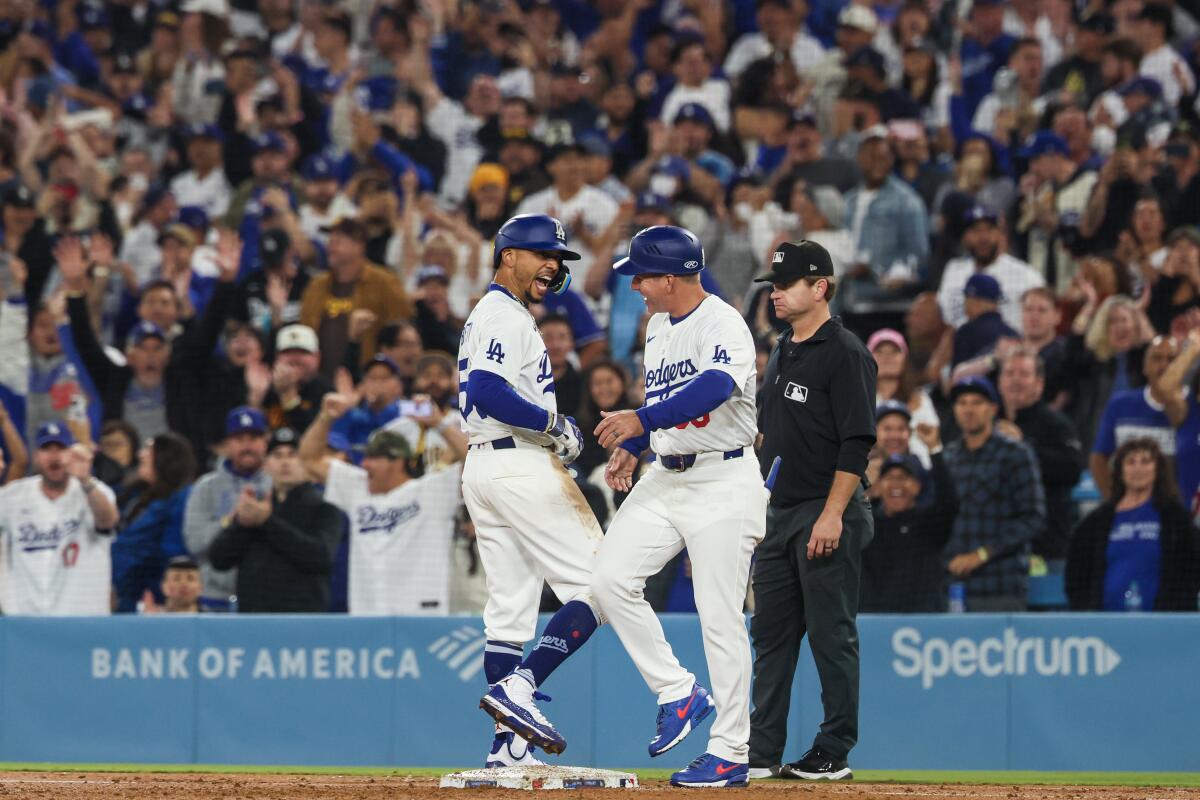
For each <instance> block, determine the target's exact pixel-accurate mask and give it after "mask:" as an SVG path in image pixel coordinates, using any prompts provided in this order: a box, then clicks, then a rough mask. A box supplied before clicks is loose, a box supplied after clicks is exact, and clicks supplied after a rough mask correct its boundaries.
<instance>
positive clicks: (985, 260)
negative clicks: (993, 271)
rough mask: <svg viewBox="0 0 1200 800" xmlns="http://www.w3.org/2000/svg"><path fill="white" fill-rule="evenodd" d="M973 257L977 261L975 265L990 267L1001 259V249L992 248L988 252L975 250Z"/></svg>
mask: <svg viewBox="0 0 1200 800" xmlns="http://www.w3.org/2000/svg"><path fill="white" fill-rule="evenodd" d="M971 257H972V258H973V259H975V263H976V264H978V265H979V266H981V267H986V266H990V265H991V264H992V263H993V262H994V261H995V260H996V259H997V258H999V257H1000V248H999V247H990V248H988V249H987V250H974V251H972V253H971Z"/></svg>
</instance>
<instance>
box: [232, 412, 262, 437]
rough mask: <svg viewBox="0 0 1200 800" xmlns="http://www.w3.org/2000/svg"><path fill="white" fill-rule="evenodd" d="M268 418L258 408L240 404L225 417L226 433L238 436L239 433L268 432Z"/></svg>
mask: <svg viewBox="0 0 1200 800" xmlns="http://www.w3.org/2000/svg"><path fill="white" fill-rule="evenodd" d="M266 432H267V418H266V417H264V416H263V413H262V412H261V411H259V410H258V409H257V408H252V407H251V406H238V407H237V408H235V409H233V410H232V411H230V412H229V415H228V416H226V417H225V435H226V436H237V435H238V434H239V433H266Z"/></svg>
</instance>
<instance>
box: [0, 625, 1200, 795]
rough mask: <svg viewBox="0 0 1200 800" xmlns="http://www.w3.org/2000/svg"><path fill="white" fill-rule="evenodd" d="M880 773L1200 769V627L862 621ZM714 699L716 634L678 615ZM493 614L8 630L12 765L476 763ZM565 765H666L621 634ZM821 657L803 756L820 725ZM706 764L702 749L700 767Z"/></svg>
mask: <svg viewBox="0 0 1200 800" xmlns="http://www.w3.org/2000/svg"><path fill="white" fill-rule="evenodd" d="M859 623H860V633H861V636H862V656H863V673H862V726H861V728H862V740H861V742H860V744H859V746H858V748H857V749H856V750H855V752H854V754H853V759H852V760H853V763H854V765H855V766H858V767H863V768H879V769H1034V770H1066V769H1080V770H1083V769H1092V770H1172V771H1192V770H1200V747H1198V746H1197V745H1196V743H1195V735H1194V734H1195V730H1196V714H1197V710H1198V709H1200V680H1197V672H1198V669H1200V615H1114V616H1106V615H1098V614H1097V615H1091V614H1081V615H1028V616H1026V615H1014V616H1006V615H967V616H929V617H863V618H861V619H860V621H859ZM664 624H665V626H666V629H667V635H668V638H669V639H670V640H671V641H672V643H673V644H674V646H675V648H676V653H677V654H678V655H679V658H680V660H681V661H682V662H683V663H684V664H686V665H688V666H689V667H690V668H692V669H693V670H694V671H696V672H697V675H699V676H700V677H701V680H702V681H706V680H707V677H706V670H705V669H704V659H703V653H702V650H701V645H700V636H699V628H698V625H697V622H696V619H695V618H694V617H693V616H690V615H677V616H675V615H668V616H667V617H665V618H664ZM482 654H483V631H482V627H481V625H480V622H479V620H478V619H476V618H473V617H451V618H424V619H362V618H346V617H254V616H209V617H206V616H197V617H187V618H167V617H156V618H133V617H125V618H121V617H115V618H112V619H100V620H96V619H91V620H71V619H64V620H53V619H21V618H7V619H0V761H79V762H103V761H122V762H162V763H188V762H197V763H220V764H334V765H356V764H361V765H401V766H421V765H430V766H463V765H472V764H475V763H481V762H482V758H483V756H484V754H485V753H486V750H487V747H488V744H489V743H490V740H491V723H490V720H488V719H487V717H485V716H484V714H483V712H481V711H479V710H478V709H477V707H476V706H477V700H478V697H479V696H480V694H481V693H482V692H483V690H484V679H483V673H482V663H483V661H482ZM544 688H545V689H546V691H548V692H549V693H550V694H552V695H553V696H554V701H553V702H552V703H550V704H548V705H546V706H544V710H545V711H546V713H547V716H549V717H550V719H551V720H553V721H554V722H555V723H556V724H557V725H558V726H559V728H560V729H561V730H562V732H563V734H564V735H565V736H566V737H567V740H568V742H569V747H568V749H567V752H566V754H565V755H564V756H563V760H564V763H574V764H589V765H591V764H594V765H599V766H612V767H640V766H652V765H653V766H678V765H679V764H683V763H686V761H688V760H690V759H691V758H692V757H693V756H694V755H696V754H698V753H699V752H700V751H701V749H702V748H703V747H704V741H705V732H703V731H702V732H701V733H700V734H699V735H697V736H696V737H695V739H694V741H690V742H688V743H687V745H686V746H684V747H683V748H681V752H679V753H678V754H676V755H673V756H668V757H667V758H666V761H667V762H669V763H660V762H658V761H654V762H652V761H651V760H650V759H649V758H648V757H647V755H646V750H645V744H646V743H647V742H648V741H649V740H650V738H651V736H652V735H653V732H654V731H653V728H654V716H655V706H654V698H653V697H652V696H651V695H650V692H649V691H648V690H647V689H646V688H645V685H644V684H643V683H642V681H641V679H640V678H639V676H638V674H637V672H636V671H635V670H634V668H633V665H632V664H631V663H630V661H629V659H628V657H627V656H626V655H625V653H624V651H623V650H622V649H621V646H620V643H619V642H618V641H617V639H616V637H615V636H614V635H613V634H612V632H611V631H610V630H608V629H603V630H601V632H600V633H599V634H597V636H596V638H595V639H594V640H593V641H592V642H591V643H590V644H589V645H588V646H587V648H585V649H584V650H583V651H582V652H581V653H580V654H579V655H577V656H576V657H575V658H573V659H571V661H569V662H568V663H567V665H566V666H565V667H564V668H563V669H561V670H560V671H559V672H558V673H557V674H555V675H554V677H553V678H551V680H550V681H549V682H548V685H547V686H546V687H544ZM820 717H821V713H820V701H819V689H818V684H817V680H816V673H815V671H814V670H813V667H812V660H811V656H810V655H809V654H808V652H807V650H805V652H804V653H803V654H802V655H801V670H800V674H799V677H798V678H797V681H796V687H795V691H794V693H793V705H792V717H791V736H790V740H789V744H788V753H787V756H788V758H794V757H796V756H798V755H799V754H800V753H801V752H803V751H804V750H805V749H807V747H808V745H809V743H810V741H811V737H812V734H813V733H814V732H815V731H816V728H817V725H818V724H819V722H820ZM693 751H694V752H693Z"/></svg>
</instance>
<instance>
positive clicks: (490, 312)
mask: <svg viewBox="0 0 1200 800" xmlns="http://www.w3.org/2000/svg"><path fill="white" fill-rule="evenodd" d="M475 370H483V371H485V372H491V373H493V374H495V375H499V376H500V377H501V378H503V379H504V380H506V381H507V382H508V384H509V385H510V386H512V388H513V389H514V390H515V391H516V392H517V394H518V395H520V396H521V397H522V398H524V399H525V400H528V401H529V402H531V403H533V404H534V405H536V406H541V407H542V408H544V409H546V410H547V411H548V412H550V414H551V415H553V414H556V413H558V399H557V398H556V397H555V395H554V373H553V372H552V371H551V369H550V356H549V355H548V354H547V353H546V345H545V343H544V342H543V341H542V335H541V333H539V332H538V329H537V323H536V322H534V319H533V315H531V314H530V313H529V309H527V308H526V307H525V306H524V305H522V303H521V301H519V300H517V298H515V297H513V295H512V294H511V293H510V292H509V291H508V290H507V289H505V288H503V287H501V286H497V285H496V284H492V286H491V288H490V289H489V290H488V292H487V294H485V295H484V296H483V297H482V299H480V301H479V302H478V303H477V304H476V305H475V310H474V311H472V312H471V316H470V317H468V318H467V324H466V325H465V326H464V327H463V332H462V337H461V338H460V339H459V345H458V377H459V384H458V386H459V393H458V406H459V409H461V411H462V415H463V421H464V429H465V430H466V432H467V436H468V438H469V441H470V443H471V444H478V443H479V442H490V441H492V440H493V439H502V438H504V437H505V436H518V437H520V438H522V439H526V440H528V441H532V442H535V443H537V444H545V442H544V441H539V440H538V434H537V433H536V432H534V431H530V430H529V429H527V428H513V427H511V426H509V425H505V424H504V423H503V422H500V421H498V420H495V419H491V418H489V417H487V416H485V415H484V414H483V412H481V411H480V410H479V409H477V408H475V407H474V406H473V405H471V402H470V400H469V399H468V398H467V381H468V380H469V379H470V377H471V373H472V372H473V371H475ZM541 438H543V439H544V438H545V437H541Z"/></svg>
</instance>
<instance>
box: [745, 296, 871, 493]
mask: <svg viewBox="0 0 1200 800" xmlns="http://www.w3.org/2000/svg"><path fill="white" fill-rule="evenodd" d="M875 373H876V367H875V359H874V358H873V357H872V356H871V354H870V353H869V352H867V348H866V347H865V346H864V345H863V343H862V342H861V341H860V340H859V338H858V337H857V336H855V335H854V334H853V333H851V332H850V331H848V330H846V329H845V328H844V327H842V320H841V318H839V317H833V318H831V319H830V320H829V321H828V322H826V323H825V324H824V325H822V326H821V327H820V328H818V329H817V332H816V333H814V334H813V335H812V336H811V337H809V338H808V339H805V340H804V341H803V342H793V341H792V331H791V329H789V330H787V331H785V332H784V333H783V335H782V336H780V337H779V341H777V342H776V343H775V349H774V350H772V351H771V359H770V361H768V362H767V374H766V377H765V378H764V379H763V385H762V388H761V389H760V390H759V394H758V430H759V431H760V432H761V433H762V434H763V444H762V450H760V451H759V454H758V458H759V464H760V466H761V468H762V471H763V475H764V477H765V476H766V474H767V471H768V470H769V469H770V468H771V463H772V462H773V461H774V460H775V456H781V457H782V462H781V463H780V466H779V475H778V477H777V478H776V480H775V488H774V490H773V491H772V493H771V504H772V505H774V506H777V507H787V506H792V505H795V504H797V503H802V502H804V501H806V500H814V499H817V498H825V497H828V496H829V489H830V487H832V486H833V473H834V472H838V471H840V472H849V473H852V474H854V475H858V476H860V477H861V476H862V475H863V474H864V473H865V472H866V469H867V454H868V453H869V452H870V450H871V446H872V445H874V444H875Z"/></svg>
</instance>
